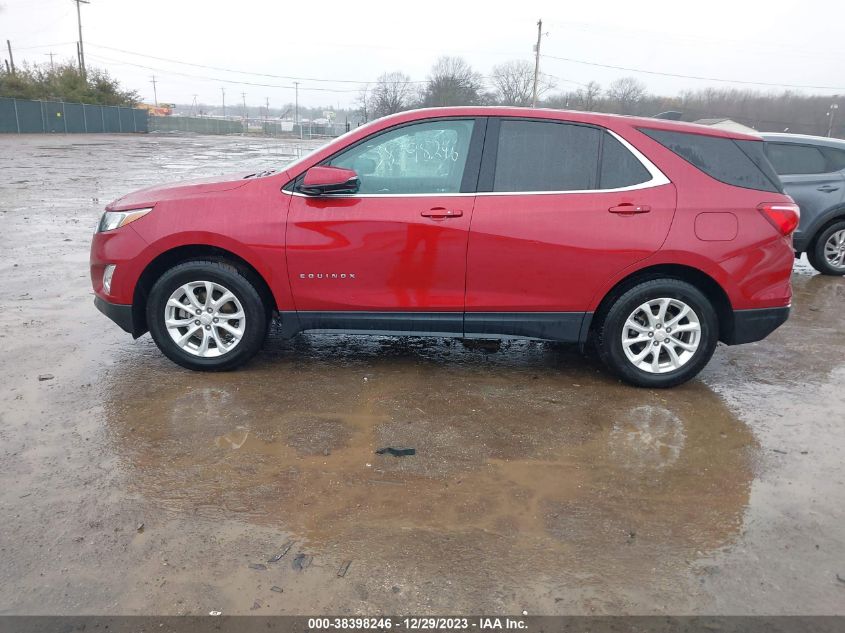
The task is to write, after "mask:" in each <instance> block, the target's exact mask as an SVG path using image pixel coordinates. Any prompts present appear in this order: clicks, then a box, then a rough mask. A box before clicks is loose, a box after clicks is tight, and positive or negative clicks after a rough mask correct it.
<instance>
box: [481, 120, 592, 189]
mask: <svg viewBox="0 0 845 633" xmlns="http://www.w3.org/2000/svg"><path fill="white" fill-rule="evenodd" d="M601 134H602V132H601V131H600V130H598V129H597V128H594V127H588V126H584V125H574V124H568V123H556V122H552V121H521V120H511V121H508V120H503V121H502V122H501V126H500V129H499V139H498V141H499V142H498V150H497V152H496V166H495V171H494V176H493V191H501V192H506V191H507V192H521V191H582V190H585V189H596V188H597V187H598V161H599V141H600V138H601Z"/></svg>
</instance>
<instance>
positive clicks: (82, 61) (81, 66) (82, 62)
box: [73, 0, 91, 77]
mask: <svg viewBox="0 0 845 633" xmlns="http://www.w3.org/2000/svg"><path fill="white" fill-rule="evenodd" d="M73 1H74V2H75V3H76V23H77V25H78V26H79V72H81V73H82V76H83V77H85V76H86V74H85V49H84V48H83V47H82V12H81V11H80V8H79V5H81V4H91V3H90V2H89V0H73Z"/></svg>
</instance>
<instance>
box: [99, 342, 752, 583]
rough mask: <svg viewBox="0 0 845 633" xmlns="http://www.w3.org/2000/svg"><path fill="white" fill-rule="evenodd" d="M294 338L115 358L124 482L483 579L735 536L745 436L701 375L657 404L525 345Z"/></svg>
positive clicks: (638, 561) (312, 537) (112, 418)
mask: <svg viewBox="0 0 845 633" xmlns="http://www.w3.org/2000/svg"><path fill="white" fill-rule="evenodd" d="M303 338H304V337H303ZM303 338H300V339H297V340H296V341H294V342H293V343H290V344H288V343H279V342H274V343H273V345H272V346H271V352H270V354H265V355H264V356H263V358H262V360H260V361H259V362H257V363H254V364H253V365H251V366H250V367H248V368H246V369H244V370H241V371H239V372H235V373H231V374H182V373H176V370H172V369H171V368H170V367H169V366H167V367H166V369H165V370H163V371H151V370H149V369H146V370H145V369H143V368H142V367H137V366H136V367H134V368H130V367H131V365H126V366H124V368H123V369H122V370H121V373H123V374H131V375H121V376H116V377H115V378H114V380H113V382H114V385H115V391H113V392H111V393H112V394H113V396H112V397H113V402H112V403H111V404H110V406H109V407H108V410H109V416H108V426H109V431H110V434H111V436H112V441H113V443H114V446H115V450H116V451H117V452H118V453H119V454H120V455H121V456H122V457H123V459H124V461H125V464H126V468H128V469H129V470H130V471H131V472H132V477H131V478H130V479H131V484H130V485H133V486H135V487H136V488H137V490H138V492H139V493H140V494H142V495H144V497H146V498H147V499H148V500H149V501H152V502H154V503H158V504H160V505H161V506H162V507H163V508H165V509H166V510H168V511H172V512H176V513H189V514H194V515H200V516H206V517H208V518H212V519H213V518H215V516H217V517H227V518H231V517H232V516H237V517H240V518H241V519H242V520H244V521H248V522H251V523H254V524H257V525H264V526H272V527H274V528H277V529H279V530H280V531H283V532H285V533H288V534H291V535H292V536H294V537H296V538H297V539H303V540H304V541H306V542H309V543H310V544H311V546H312V547H314V548H318V549H319V548H326V549H335V548H337V547H341V546H342V547H343V548H344V549H343V551H344V552H345V553H344V556H348V557H365V558H367V559H369V560H381V559H384V560H385V564H387V563H388V562H389V560H391V559H393V558H395V557H396V556H400V555H401V556H402V557H404V558H403V559H404V560H409V561H413V564H415V565H423V566H424V565H426V564H429V565H433V564H434V563H433V562H432V556H433V552H437V558H438V560H440V559H442V557H447V558H448V557H450V556H451V557H456V559H461V558H463V557H466V556H467V555H468V552H470V551H474V552H476V553H475V554H474V556H476V557H480V558H481V559H483V560H484V566H485V569H487V570H494V569H502V570H503V571H504V570H507V573H511V574H513V573H517V571H518V570H520V569H524V570H527V569H529V568H530V569H531V570H532V573H536V572H537V571H542V570H546V571H548V572H549V573H560V571H561V570H565V569H572V570H575V569H576V568H577V569H580V570H581V572H583V573H592V574H598V575H601V576H605V575H607V576H608V577H610V576H611V575H612V574H618V573H620V565H630V569H627V570H626V573H628V574H629V578H628V580H627V581H626V582H629V583H630V574H634V576H635V577H636V576H637V575H647V574H648V573H651V571H649V570H652V571H653V570H655V569H657V568H659V567H666V566H669V567H672V566H678V565H685V564H686V563H685V562H684V561H685V559H687V558H695V557H696V553H697V552H700V551H706V550H711V549H713V548H717V547H719V546H721V545H724V544H726V543H728V542H730V541H731V539H733V537H734V536H735V535H736V533H737V531H738V529H739V527H740V524H741V521H742V515H743V512H744V510H745V507H746V505H747V503H748V495H749V488H750V481H751V479H752V471H751V464H750V455H749V451H748V450H747V449H748V448H749V447H751V446H753V445H754V440H753V438H752V436H751V434H750V432H749V431H748V429H747V427H745V426H744V425H743V424H741V423H740V422H738V421H737V420H736V419H735V418H734V417H733V416H732V415H731V414H730V412H729V411H728V410H727V409H726V408H725V407H724V405H723V404H722V402H721V400H720V399H719V398H718V397H717V396H715V395H714V394H713V393H712V392H711V391H710V390H709V389H707V388H706V387H705V386H704V385H702V384H700V383H699V384H693V385H688V386H686V387H683V388H680V389H676V390H673V392H672V394H671V396H672V397H671V398H670V399H664V397H663V396H664V395H665V394H663V392H650V391H646V390H637V389H630V388H627V387H624V386H621V385H618V384H616V383H614V382H612V381H611V380H610V379H609V378H608V377H607V376H606V375H605V374H603V373H601V372H596V371H595V369H593V368H591V367H589V366H586V367H585V366H584V365H583V361H581V360H580V359H572V358H570V359H569V360H568V361H567V359H566V356H565V355H564V354H563V353H562V352H560V351H556V349H555V348H554V347H551V346H542V345H537V344H530V343H525V344H512V345H509V346H506V347H505V349H504V350H503V351H502V352H500V353H499V354H496V355H493V356H486V355H485V354H483V353H482V352H478V351H467V350H464V349H463V348H462V347H460V346H456V345H452V344H448V343H444V342H442V341H425V342H419V341H414V340H410V341H404V340H397V339H392V340H388V341H385V340H379V339H373V340H369V341H367V340H366V339H364V340H362V339H356V340H351V339H349V338H344V337H319V336H311V337H307V338H305V340H303ZM285 346H291V347H296V348H297V349H296V351H295V352H291V351H290V350H289V349H288V353H289V357H288V358H285V357H282V358H275V359H271V360H269V361H268V360H267V356H275V355H279V348H280V347H285ZM274 348H275V349H274ZM561 359H563V361H564V362H561ZM162 362H163V361H162ZM364 378H366V380H364ZM121 385H132V388H131V390H130V389H124V390H123V391H124V393H120V391H121V389H120V386H121ZM151 394H154V396H153V397H150V395H151ZM139 411H144V413H143V415H141V414H140V413H139ZM130 430H131V431H130ZM382 446H406V447H413V448H415V449H416V454H415V455H414V456H410V457H401V458H397V457H392V456H390V455H376V454H375V450H376V449H377V448H379V447H382ZM493 552H495V555H494V556H493V555H491V554H492V553H493ZM664 571H665V570H664ZM604 580H605V581H608V582H610V580H608V579H604Z"/></svg>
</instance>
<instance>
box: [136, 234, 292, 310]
mask: <svg viewBox="0 0 845 633" xmlns="http://www.w3.org/2000/svg"><path fill="white" fill-rule="evenodd" d="M186 246H197V247H209V246H210V247H213V248H219V249H221V250H224V251H228V252H230V253H232V254H233V255H236V256H238V257H239V258H241V259H242V260H244V261H245V262H246V263H248V264H249V265H250V266H252V267H253V268H254V269H255V271H256V272H257V273H258V274H259V275H260V276H261V277H262V278H263V279H264V281H265V282H266V284H267V286H268V287H269V288H270V292H272V293H273V298H274V300H275V301H276V305H277V306H279V307H280V308H281V307H282V306H292V305H293V302H292V300H291V296H290V285H289V283H288V279H287V275H286V274H284V275H275V276H274V275H273V269H272V267H271V266H270V265H269V263H268V259H269V258H271V257H274V258H278V260H277V261H280V262H284V260H285V257H284V247H283V246H282V245H279V246H271V245H250V244H244V243H243V242H240V241H238V240H234V239H232V238H231V237H228V236H226V235H221V234H219V233H210V232H207V231H185V232H180V233H173V234H171V235H167V236H164V237H162V238H161V239H159V240H156V241H155V242H152V243H150V244H148V245H147V247H146V248H145V249H144V250H143V251H141V253H140V254H139V255H138V257H137V259H136V261H137V268H136V269H135V272H136V276H135V278H134V280H133V282H132V286H133V287H134V286H135V284H136V283H137V281H138V279H139V278H140V276H141V274H143V272H144V270H146V269H147V267H148V266H149V265H150V263H152V262H153V260H155V259H156V258H157V257H159V256H160V255H163V254H164V253H167V252H168V251H172V250H174V249H177V248H180V247H186Z"/></svg>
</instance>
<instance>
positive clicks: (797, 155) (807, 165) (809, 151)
mask: <svg viewBox="0 0 845 633" xmlns="http://www.w3.org/2000/svg"><path fill="white" fill-rule="evenodd" d="M766 154H768V156H769V161H770V162H771V163H772V166H773V167H774V168H775V171H776V172H777V173H778V174H781V175H787V174H788V175H797V174H824V173H825V172H827V171H828V166H827V161H826V160H825V156H824V154H822V151H821V150H820V149H819V148H818V147H811V146H809V145H793V144H791V143H767V146H766Z"/></svg>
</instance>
